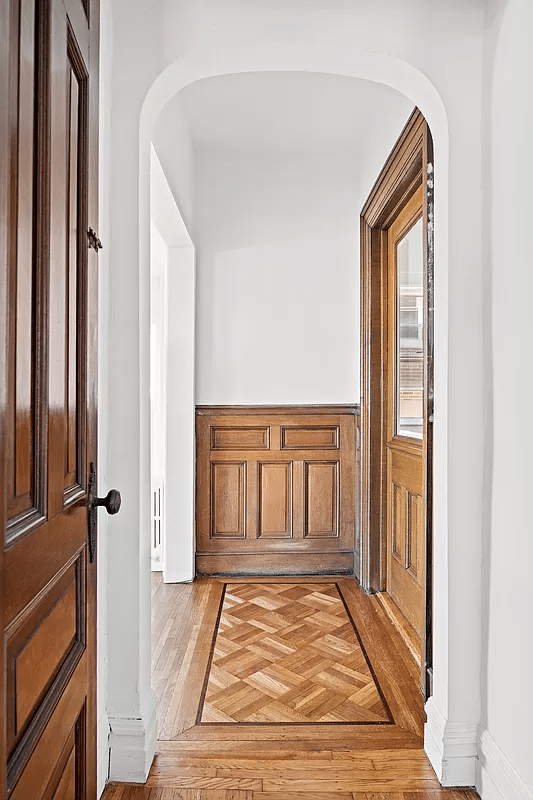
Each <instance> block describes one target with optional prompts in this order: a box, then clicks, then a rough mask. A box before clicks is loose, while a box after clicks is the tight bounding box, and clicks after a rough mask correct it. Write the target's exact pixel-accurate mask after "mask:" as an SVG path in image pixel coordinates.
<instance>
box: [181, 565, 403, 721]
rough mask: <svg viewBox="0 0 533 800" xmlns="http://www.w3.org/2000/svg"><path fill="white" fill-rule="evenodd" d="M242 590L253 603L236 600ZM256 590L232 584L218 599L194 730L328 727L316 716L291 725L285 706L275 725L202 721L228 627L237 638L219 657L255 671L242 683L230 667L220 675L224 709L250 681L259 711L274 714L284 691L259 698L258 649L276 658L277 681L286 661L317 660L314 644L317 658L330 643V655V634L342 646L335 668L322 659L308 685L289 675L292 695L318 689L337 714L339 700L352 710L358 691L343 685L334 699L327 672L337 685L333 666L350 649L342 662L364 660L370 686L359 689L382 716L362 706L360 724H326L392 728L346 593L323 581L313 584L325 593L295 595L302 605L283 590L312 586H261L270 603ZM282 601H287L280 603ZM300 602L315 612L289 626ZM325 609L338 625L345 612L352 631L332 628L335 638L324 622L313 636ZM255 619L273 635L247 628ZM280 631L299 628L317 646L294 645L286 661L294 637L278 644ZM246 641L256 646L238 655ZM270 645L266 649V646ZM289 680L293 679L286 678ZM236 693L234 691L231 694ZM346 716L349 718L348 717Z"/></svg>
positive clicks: (335, 652) (358, 714) (335, 654)
mask: <svg viewBox="0 0 533 800" xmlns="http://www.w3.org/2000/svg"><path fill="white" fill-rule="evenodd" d="M240 585H242V587H243V588H246V587H250V589H251V590H252V592H251V594H252V598H251V600H250V601H247V600H243V599H240V598H238V597H235V595H238V594H239V590H238V589H237V588H235V587H238V586H240ZM257 586H258V584H256V583H255V582H254V581H253V580H251V581H250V582H249V583H248V584H246V583H243V584H238V583H237V584H236V583H234V582H233V581H231V582H228V583H224V584H223V587H222V594H221V598H220V605H219V609H218V614H217V618H216V621H215V624H214V630H213V637H212V642H211V651H210V656H209V660H208V663H207V668H206V673H205V678H204V683H203V687H202V691H201V694H200V700H199V705H198V712H197V715H196V724H197V725H206V724H212V725H279V724H280V723H281V722H285V724H286V725H306V724H309V723H310V722H312V724H313V725H324V724H327V722H324V721H323V720H322V719H321V718H320V717H318V716H317V718H316V719H314V720H310V719H307V720H305V721H295V720H290V719H288V717H290V712H291V709H290V708H286V707H285V706H283V707H282V708H281V711H282V715H281V716H280V718H279V719H275V720H272V719H261V720H257V719H256V720H249V719H246V718H241V719H230V718H228V719H224V720H222V721H220V720H219V721H208V720H205V719H203V716H204V714H205V704H206V702H207V699H208V692H209V688H210V687H211V688H212V690H213V691H216V689H217V687H216V685H215V686H213V679H212V670H213V669H216V668H217V666H216V659H215V654H216V646H217V643H219V640H220V639H221V640H222V641H223V642H225V640H224V630H223V627H224V624H225V625H226V626H230V627H229V630H228V632H229V634H230V635H231V634H233V635H232V637H231V639H230V641H227V642H225V644H226V646H228V645H229V646H230V652H229V654H228V653H227V650H226V649H224V650H223V652H222V653H221V654H219V655H220V656H221V663H223V664H227V662H228V661H230V663H232V661H233V660H235V659H237V660H238V661H240V660H242V657H243V655H244V658H245V664H246V665H247V664H249V663H250V662H251V663H252V668H245V670H244V674H245V675H246V676H247V677H245V678H244V681H241V680H239V672H237V673H236V674H235V675H234V674H231V673H232V668H231V666H226V667H225V669H224V670H221V673H222V674H223V676H224V677H225V678H226V684H227V683H229V685H225V686H224V688H222V684H220V688H221V692H220V694H221V695H224V698H223V699H224V702H226V703H227V702H230V701H231V700H232V698H233V697H234V696H235V694H234V692H235V691H236V690H237V689H238V688H239V687H241V686H244V688H245V689H247V690H248V691H250V686H249V685H246V684H245V681H248V683H249V684H251V686H252V687H255V688H254V689H253V691H255V694H256V696H257V697H258V700H257V701H256V704H257V703H258V704H259V705H260V707H261V710H263V705H261V704H264V706H265V707H266V708H267V710H270V709H271V708H273V707H275V706H277V705H280V701H281V700H282V699H283V694H282V692H283V689H282V688H280V691H279V692H278V693H276V692H273V693H271V696H270V697H267V696H266V695H263V696H261V692H260V690H259V688H258V687H257V684H256V683H254V682H253V680H252V679H253V678H254V673H255V669H256V667H257V670H259V665H260V664H262V663H264V662H262V661H261V658H260V656H258V655H257V650H258V649H259V650H260V649H261V647H267V646H270V649H271V650H272V649H274V656H270V658H269V659H268V660H267V661H266V664H267V673H268V670H269V669H270V670H272V672H273V673H274V675H275V672H276V668H277V667H279V669H280V674H283V673H284V672H285V669H284V667H283V665H284V662H285V661H286V660H289V661H290V660H291V659H296V660H297V661H296V663H298V664H299V661H298V659H300V660H301V661H302V662H304V660H305V657H306V655H308V656H310V657H313V655H315V656H316V653H317V651H316V650H313V645H314V644H316V645H317V647H318V648H319V649H318V653H321V650H320V648H321V645H322V643H323V642H324V640H325V642H326V644H325V646H326V649H328V645H327V640H328V639H329V638H331V636H330V633H331V634H335V637H334V639H333V641H335V640H336V642H335V644H337V646H339V645H340V647H341V651H339V650H336V649H334V648H333V647H332V648H331V651H330V652H331V653H333V655H331V664H327V661H328V659H326V658H325V657H323V658H322V660H321V662H320V668H321V671H320V673H319V678H318V680H317V682H316V683H315V682H314V680H313V677H314V674H315V673H314V672H313V675H312V676H311V677H310V678H309V679H308V680H306V679H305V678H304V677H302V676H296V675H295V674H294V673H293V672H291V673H290V677H292V678H293V685H296V686H297V689H294V690H293V692H296V691H298V692H299V693H300V694H305V693H306V692H307V693H310V694H317V691H318V689H320V691H321V696H325V697H327V696H328V695H330V696H331V695H332V698H331V699H332V704H335V703H337V702H338V706H337V707H336V708H338V707H341V708H342V707H343V706H342V705H341V703H340V699H341V698H345V699H346V701H347V705H348V707H350V705H351V704H350V702H349V701H350V699H352V698H350V697H349V695H350V694H352V692H353V691H354V689H355V687H353V686H352V689H351V690H348V689H347V688H345V686H344V684H342V685H341V684H340V685H341V686H342V688H340V689H338V695H336V694H335V693H334V691H333V690H334V689H335V688H336V687H335V686H332V685H329V686H328V672H327V670H328V667H329V668H330V669H331V673H332V675H331V677H332V680H334V679H335V674H334V673H335V666H336V665H335V662H334V659H338V661H337V663H338V664H340V663H341V659H342V656H343V655H344V653H343V652H342V650H343V649H347V650H348V652H347V654H346V656H345V658H344V659H343V660H344V661H345V662H346V669H347V668H348V666H349V665H350V663H351V665H352V666H353V662H354V661H355V660H356V658H359V660H360V659H361V656H362V658H363V670H364V672H365V673H367V674H365V675H361V676H360V678H362V679H363V680H366V682H365V683H364V684H363V683H362V682H361V684H360V685H361V687H363V686H364V692H365V695H366V696H368V695H370V696H368V699H367V703H368V704H370V703H371V702H372V701H373V702H374V704H375V705H376V704H377V705H378V706H380V709H379V711H380V714H377V713H372V712H371V711H370V710H368V712H367V711H366V708H365V707H364V706H362V707H355V706H354V711H355V714H354V716H355V717H356V718H353V717H352V719H351V720H339V719H335V720H333V719H331V720H328V722H330V724H333V725H391V724H394V719H393V717H392V714H391V712H390V709H389V706H388V703H387V700H386V698H385V696H384V694H383V691H382V689H381V686H380V684H379V681H378V679H377V676H376V674H375V671H374V668H373V666H372V664H371V662H370V659H369V658H368V654H367V652H366V649H365V646H364V643H363V641H362V639H361V636H360V634H359V631H358V630H357V626H356V624H355V622H354V619H353V616H352V614H351V612H350V609H349V607H348V604H347V603H346V600H345V598H344V596H343V594H342V590H341V588H340V586H339V584H338V582H337V581H331V580H330V581H323V582H320V583H319V582H313V583H312V584H311V586H312V587H313V589H315V587H316V588H317V589H318V588H319V587H320V589H322V592H312V591H311V589H309V591H308V594H307V595H305V594H303V593H302V590H301V591H300V592H299V593H297V595H301V596H300V597H299V599H298V600H295V599H294V600H293V599H292V598H287V599H285V597H283V594H284V593H283V591H278V588H279V587H281V586H287V587H288V588H289V589H293V588H294V589H295V590H296V589H298V587H303V586H306V587H307V586H308V584H304V583H302V581H299V582H295V583H281V584H280V583H279V582H277V581H275V580H273V581H271V582H270V583H267V582H262V583H261V584H260V586H264V587H268V589H273V590H274V591H273V597H271V598H269V597H263V596H262V595H261V594H259V596H257V592H254V587H257ZM332 589H334V591H335V592H336V593H337V597H338V599H336V598H335V595H334V593H333V592H332V591H331V590H332ZM326 590H327V594H326V595H324V594H323V592H324V591H326ZM248 594H250V591H248ZM280 596H281V597H282V598H283V599H281V600H279V598H280ZM323 597H328V601H327V602H328V603H329V607H327V606H326V604H325V603H324V600H323V599H322V598H323ZM228 599H229V603H228ZM276 601H279V602H276ZM302 602H303V603H311V608H310V609H309V608H307V609H306V608H305V607H304V609H303V615H302V614H300V616H299V618H298V622H297V623H295V624H294V625H293V624H291V623H292V621H293V620H291V617H293V616H294V607H295V605H301V604H302ZM239 603H240V605H239ZM322 605H324V609H323V611H324V612H325V613H326V614H329V615H331V614H332V609H336V613H335V617H336V619H338V620H339V623H341V622H344V618H343V617H342V616H341V615H340V614H339V611H340V610H342V612H343V614H344V615H345V618H346V620H347V621H348V623H349V625H350V626H351V628H349V629H348V631H347V632H346V631H345V630H344V629H345V628H346V623H345V622H344V625H341V626H340V627H337V628H333V629H332V631H331V632H329V633H326V630H327V629H326V630H325V629H324V622H323V621H322V620H321V621H320V624H319V625H318V624H317V625H316V627H315V630H313V628H314V619H313V616H314V614H317V615H318V617H320V615H321V612H322V608H321V606H322ZM227 606H229V607H227ZM263 606H264V607H265V612H264V619H262V618H261V613H260V612H261V609H262V607H263ZM270 606H272V607H270ZM249 608H251V609H252V612H251V614H250V613H248V614H246V612H247V610H248V609H249ZM285 608H288V609H289V619H285V618H284V617H283V610H284V609H285ZM243 612H244V614H245V617H244V619H243V620H240V619H237V620H235V619H234V617H233V614H234V613H237V614H239V616H242V614H243ZM272 612H274V614H272ZM280 615H282V616H281V619H279V620H278V617H279V616H280ZM252 616H253V617H254V618H255V617H258V620H257V625H261V624H263V622H264V621H265V620H268V623H270V626H269V627H270V630H269V631H265V630H263V629H262V628H260V627H259V628H258V627H254V625H253V624H252V625H248V624H247V623H248V619H249V618H250V617H252ZM273 617H275V619H274V621H273ZM339 617H340V619H339ZM332 618H333V617H332ZM239 621H240V622H241V624H240V625H239V624H237V626H236V627H232V626H234V625H235V622H237V623H238V622H239ZM339 623H336V624H337V625H338V624H339ZM277 626H279V627H280V633H281V634H283V630H284V628H285V629H286V630H292V628H296V632H298V631H299V630H301V629H303V630H304V634H303V635H304V636H306V637H309V638H311V636H314V639H315V641H313V642H312V643H311V647H309V646H308V642H307V641H304V642H302V641H300V642H299V644H298V645H296V646H294V645H293V647H291V648H290V649H291V652H290V653H289V655H287V649H288V648H287V644H288V643H290V635H289V636H288V637H287V636H282V637H280V638H277V631H276V630H274V629H275V628H276V627H277ZM297 626H298V627H297ZM247 627H248V629H249V630H248V632H247V633H245V634H244V635H243V634H242V633H241V631H243V630H245V629H246V628H247ZM338 630H340V631H344V632H343V633H337V631H338ZM243 638H248V639H249V640H250V641H251V643H252V644H251V647H250V650H249V649H248V647H247V645H246V644H243V645H241V646H240V649H239V646H238V645H234V644H233V643H234V642H235V641H236V639H241V640H242V639H243ZM299 638H300V640H301V639H302V634H300V637H299ZM266 643H268V645H267V644H266ZM276 647H277V648H279V649H280V652H279V653H278V652H277V651H276V650H275V648H276ZM250 651H251V652H250ZM254 654H255V655H254ZM214 659H215V660H214ZM254 665H255V666H254ZM341 668H342V667H341ZM255 674H258V675H262V672H260V671H258V672H257V673H255ZM287 674H289V673H288V672H287ZM264 677H265V679H266V678H267V674H265V675H264ZM290 677H289V680H290ZM294 678H296V680H294ZM231 682H233V683H234V684H236V688H235V687H234V686H232V685H231ZM215 684H216V680H215ZM289 688H290V686H289V685H288V686H287V687H286V691H287V692H288V694H289V695H290V694H291V693H290V692H289V691H288V690H289ZM374 689H375V691H374ZM232 690H234V691H232ZM376 695H377V697H376ZM321 696H319V699H321ZM265 700H272V706H270V705H268V704H267V703H266V702H265ZM336 708H335V710H336ZM214 710H215V712H216V709H214ZM238 710H240V709H238ZM283 711H287V712H289V713H288V714H286V715H285V716H284V715H283ZM228 713H229V712H228ZM347 713H348V714H349V711H348V712H347ZM365 713H366V715H367V717H368V718H367V719H361V718H360V717H361V716H364V715H365ZM334 715H335V712H333V713H331V714H329V715H328V714H326V717H327V716H334ZM380 715H384V717H385V718H382V719H378V716H380ZM251 716H257V713H255V714H253V715H251ZM274 716H275V713H274Z"/></svg>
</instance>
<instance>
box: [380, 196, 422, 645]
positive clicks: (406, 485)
mask: <svg viewBox="0 0 533 800" xmlns="http://www.w3.org/2000/svg"><path fill="white" fill-rule="evenodd" d="M422 217H423V194H422V187H420V189H418V190H417V191H416V193H415V194H414V195H413V197H412V198H411V199H410V200H409V202H408V203H407V204H406V205H405V206H404V207H403V208H402V210H401V211H400V212H399V213H398V214H397V216H396V217H395V219H394V221H393V222H392V224H391V226H390V228H389V230H388V247H387V251H388V279H387V286H388V288H387V298H388V302H387V331H388V348H387V353H386V367H387V378H388V380H387V386H388V391H387V442H386V459H387V462H386V463H387V468H386V469H387V583H386V586H387V592H388V594H389V595H390V596H391V597H392V599H393V600H394V602H395V604H396V606H397V607H398V608H399V610H400V612H401V614H402V615H403V616H404V617H405V618H406V619H407V620H408V622H409V623H410V625H411V626H412V627H413V628H414V630H415V633H416V636H417V638H418V640H419V644H418V645H417V649H420V647H421V641H422V637H423V632H424V631H423V629H424V611H425V561H426V554H425V498H424V494H425V491H424V476H425V458H426V448H425V441H424V437H425V419H424V417H425V406H426V391H425V387H424V364H425V340H426V336H425V330H424V328H425V321H424V315H425V310H424V309H425V302H424V293H425V286H426V279H425V276H424V270H425V267H424V246H423V219H422Z"/></svg>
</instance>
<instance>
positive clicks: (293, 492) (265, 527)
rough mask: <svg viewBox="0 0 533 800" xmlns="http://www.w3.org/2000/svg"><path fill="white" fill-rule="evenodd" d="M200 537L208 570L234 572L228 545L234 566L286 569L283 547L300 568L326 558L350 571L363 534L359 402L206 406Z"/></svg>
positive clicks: (200, 451)
mask: <svg viewBox="0 0 533 800" xmlns="http://www.w3.org/2000/svg"><path fill="white" fill-rule="evenodd" d="M196 538H197V564H198V565H199V567H198V570H199V572H206V571H208V572H212V571H215V572H216V571H223V572H227V571H228V567H227V565H228V563H229V562H228V556H229V555H232V556H233V560H232V562H231V563H232V568H233V569H234V570H235V571H240V572H242V571H244V572H246V571H255V572H261V571H262V570H267V571H268V570H269V569H271V571H272V572H276V571H277V572H279V571H280V569H279V564H280V557H281V555H282V554H283V553H285V554H286V562H287V566H286V569H287V570H291V571H292V572H293V573H294V572H298V570H299V571H300V572H301V573H305V572H307V571H310V572H314V571H316V570H317V564H322V565H323V571H325V572H327V571H332V570H335V569H341V570H343V571H347V570H346V564H347V563H349V559H350V557H351V560H352V564H353V549H354V544H355V426H354V414H353V409H349V408H347V407H338V408H337V409H335V410H330V409H329V408H328V407H325V408H318V407H317V408H313V411H312V412H311V411H307V413H304V411H303V409H301V408H299V407H298V408H294V407H289V408H281V407H276V408H275V409H272V410H270V411H269V409H268V407H264V408H261V409H260V410H257V411H256V410H255V409H253V408H250V409H243V408H242V407H239V408H233V407H225V408H221V407H216V409H213V411H211V410H210V409H202V410H201V411H200V412H199V413H198V416H197V537H196ZM274 554H275V557H274ZM306 554H308V558H307V561H306ZM316 554H322V556H323V558H322V559H320V558H317V557H316ZM218 556H220V561H219V562H218V564H219V565H220V566H219V567H217V557H218ZM293 557H294V558H293ZM213 564H214V565H215V568H214V570H213ZM229 571H230V572H231V569H230V570H229ZM282 571H283V570H282Z"/></svg>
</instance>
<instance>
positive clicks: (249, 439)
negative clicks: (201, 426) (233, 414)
mask: <svg viewBox="0 0 533 800" xmlns="http://www.w3.org/2000/svg"><path fill="white" fill-rule="evenodd" d="M269 447H270V428H269V427H267V426H265V427H258V428H254V427H250V428H221V427H217V426H216V425H214V426H213V427H212V428H211V450H268V449H269Z"/></svg>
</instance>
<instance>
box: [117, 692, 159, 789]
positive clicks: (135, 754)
mask: <svg viewBox="0 0 533 800" xmlns="http://www.w3.org/2000/svg"><path fill="white" fill-rule="evenodd" d="M156 709H157V704H156V699H155V694H153V692H152V693H151V698H150V707H149V709H148V711H147V713H146V716H145V717H144V718H135V719H132V718H127V717H113V716H110V717H109V727H110V728H111V734H110V737H109V746H110V757H109V780H110V781H120V782H123V783H146V779H147V777H148V773H149V772H150V767H151V766H152V761H153V758H154V755H155V750H156V744H157V721H156Z"/></svg>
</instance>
